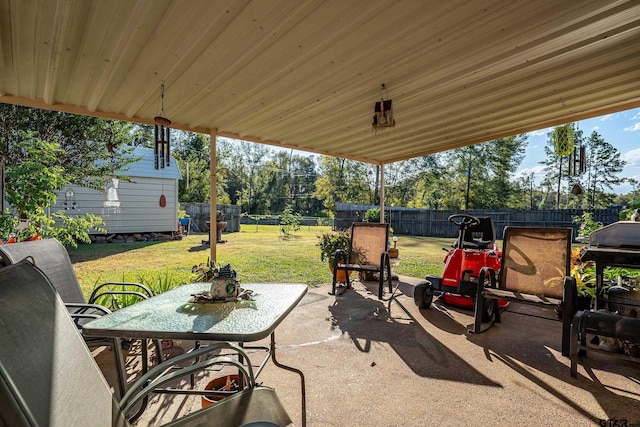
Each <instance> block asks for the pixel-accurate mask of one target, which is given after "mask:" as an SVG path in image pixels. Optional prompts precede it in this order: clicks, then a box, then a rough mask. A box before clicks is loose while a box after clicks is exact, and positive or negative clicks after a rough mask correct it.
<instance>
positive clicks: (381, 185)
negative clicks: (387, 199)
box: [380, 163, 386, 274]
mask: <svg viewBox="0 0 640 427" xmlns="http://www.w3.org/2000/svg"><path fill="white" fill-rule="evenodd" d="M380 224H384V163H381V164H380ZM385 249H386V248H385ZM380 274H382V273H380Z"/></svg>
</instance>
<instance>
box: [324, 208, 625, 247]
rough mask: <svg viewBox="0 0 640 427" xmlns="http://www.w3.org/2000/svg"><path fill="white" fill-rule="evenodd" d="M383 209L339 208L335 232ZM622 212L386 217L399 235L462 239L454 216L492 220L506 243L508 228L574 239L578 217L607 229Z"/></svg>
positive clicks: (398, 212) (404, 212)
mask: <svg viewBox="0 0 640 427" xmlns="http://www.w3.org/2000/svg"><path fill="white" fill-rule="evenodd" d="M372 208H379V206H367V205H347V204H338V206H337V207H336V214H335V228H336V229H347V228H349V227H350V226H351V224H352V223H353V222H354V221H362V220H364V214H365V212H366V211H367V210H368V209H372ZM620 210H621V209H620V208H610V209H596V210H592V211H585V210H583V209H563V210H528V211H524V210H504V211H499V210H483V209H473V210H468V211H461V210H431V209H411V208H399V207H387V208H385V216H387V217H388V218H389V222H390V223H391V227H392V228H393V231H394V233H395V234H403V235H409V236H425V237H453V238H455V237H456V236H457V235H458V231H459V229H458V228H457V227H455V226H453V225H452V224H450V223H449V221H448V218H449V216H450V215H453V214H459V213H467V214H469V215H471V216H476V217H482V216H488V217H490V218H491V220H492V221H493V225H494V227H495V230H496V239H502V233H503V230H504V227H506V226H507V225H512V226H514V225H515V226H531V227H571V228H573V231H574V232H573V236H574V238H575V237H576V236H578V228H579V226H580V225H579V224H576V223H574V222H573V219H574V218H575V217H579V216H582V214H583V213H584V212H590V213H591V214H592V217H593V220H594V221H599V222H601V223H603V224H604V225H607V224H611V223H614V222H616V221H618V219H619V218H618V215H619V213H620Z"/></svg>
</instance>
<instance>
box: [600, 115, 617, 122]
mask: <svg viewBox="0 0 640 427" xmlns="http://www.w3.org/2000/svg"><path fill="white" fill-rule="evenodd" d="M619 115H620V114H619V113H615V114H607V115H606V116H602V117H600V121H601V122H606V121H607V120H615V119H616V118H617V117H618V116H619Z"/></svg>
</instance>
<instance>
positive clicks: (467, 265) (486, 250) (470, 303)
mask: <svg viewBox="0 0 640 427" xmlns="http://www.w3.org/2000/svg"><path fill="white" fill-rule="evenodd" d="M449 222H450V223H451V224H453V225H455V226H457V227H459V228H460V231H459V233H458V238H457V239H456V241H455V242H453V244H452V245H451V247H452V249H446V248H443V250H445V251H447V255H445V257H444V273H443V274H442V277H436V276H427V277H426V279H427V280H426V281H422V282H420V283H418V284H417V285H416V287H415V289H414V291H413V299H414V301H415V303H416V305H417V306H418V307H420V308H429V307H430V306H431V303H432V302H433V296H434V295H436V296H440V297H441V298H442V300H443V301H444V302H445V303H447V304H451V305H455V306H458V307H463V308H473V307H474V299H475V293H476V286H477V283H478V276H479V274H480V270H481V269H482V268H483V267H490V268H492V269H493V270H494V271H496V272H498V271H499V270H500V258H501V256H502V252H501V251H500V250H499V249H498V247H497V246H496V244H495V230H494V228H493V222H492V221H491V218H489V217H479V218H476V217H474V216H471V215H466V214H456V215H451V216H450V217H449ZM507 305H509V302H508V301H503V300H500V301H499V302H498V306H499V307H500V308H504V307H506V306H507ZM493 307H494V305H493V304H485V311H486V312H485V313H482V319H483V321H489V320H490V319H491V317H492V315H493V313H492V312H491V311H493Z"/></svg>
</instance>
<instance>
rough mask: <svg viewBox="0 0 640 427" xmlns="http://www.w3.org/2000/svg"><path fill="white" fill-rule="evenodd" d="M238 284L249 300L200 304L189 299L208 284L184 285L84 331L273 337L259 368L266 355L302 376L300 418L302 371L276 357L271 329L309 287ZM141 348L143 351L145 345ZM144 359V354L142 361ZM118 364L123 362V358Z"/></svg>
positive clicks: (156, 335) (144, 336)
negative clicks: (250, 294)
mask: <svg viewBox="0 0 640 427" xmlns="http://www.w3.org/2000/svg"><path fill="white" fill-rule="evenodd" d="M241 286H242V288H243V289H248V290H251V291H253V297H252V299H251V300H241V301H237V302H225V303H204V304H203V303H190V302H188V300H189V298H190V297H191V296H192V295H193V294H196V293H197V292H199V291H202V290H209V287H210V283H191V284H187V285H183V286H180V287H177V288H174V289H172V290H170V291H168V292H165V293H162V294H159V295H156V296H154V297H152V298H149V299H147V300H144V301H141V302H138V303H136V304H133V305H130V306H127V307H124V308H122V309H120V310H117V311H114V312H112V313H110V314H108V315H105V316H103V317H100V318H99V319H96V320H92V321H91V322H89V323H87V324H86V325H84V326H83V328H82V333H83V335H86V336H98V337H112V338H137V339H142V340H145V341H143V342H146V340H149V339H175V340H193V341H198V342H199V341H227V342H238V343H248V342H253V341H258V340H261V339H263V338H266V337H268V336H271V342H270V345H269V347H267V348H265V349H266V350H267V353H268V355H267V357H266V358H265V360H264V361H263V363H262V365H261V366H260V368H259V370H258V372H259V371H260V369H262V367H263V366H264V364H265V363H266V361H267V360H268V358H269V355H270V357H271V360H272V361H273V363H274V364H275V365H276V366H277V367H279V368H283V369H287V370H289V371H293V372H296V373H297V374H298V375H300V381H301V387H302V414H303V420H304V419H305V418H306V417H305V413H306V403H305V401H306V397H305V381H304V375H303V373H302V372H301V371H300V370H298V369H295V368H291V367H289V366H285V365H282V364H280V363H279V362H278V361H277V360H276V356H275V350H276V346H275V329H276V327H277V326H278V325H279V324H280V323H281V322H282V320H283V319H285V318H286V317H287V315H288V314H289V313H290V312H291V310H293V308H294V307H295V306H296V305H297V304H298V302H300V300H301V299H302V297H304V295H305V294H306V293H307V286H306V285H304V284H299V283H246V284H242V285H241ZM143 349H145V350H146V345H143ZM118 353H120V352H116V356H117V354H118ZM145 353H146V352H145ZM120 355H121V353H120ZM144 358H145V357H144V355H143V361H144ZM118 363H122V367H124V360H122V357H121V360H119V362H118ZM123 372H124V370H123ZM303 424H304V421H303Z"/></svg>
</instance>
